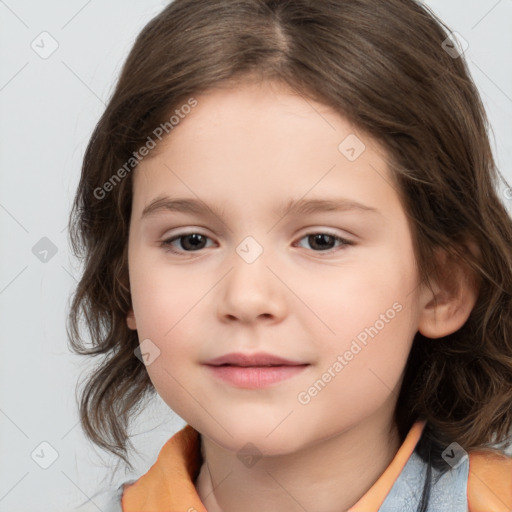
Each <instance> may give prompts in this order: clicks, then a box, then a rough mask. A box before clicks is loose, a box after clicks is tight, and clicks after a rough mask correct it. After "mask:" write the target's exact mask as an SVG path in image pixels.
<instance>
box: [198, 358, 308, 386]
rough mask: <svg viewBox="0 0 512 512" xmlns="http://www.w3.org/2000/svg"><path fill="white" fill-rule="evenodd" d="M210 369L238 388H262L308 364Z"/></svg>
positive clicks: (292, 374) (213, 367)
mask: <svg viewBox="0 0 512 512" xmlns="http://www.w3.org/2000/svg"><path fill="white" fill-rule="evenodd" d="M206 366H207V367H208V368H210V371H211V372H212V373H213V375H215V376H216V377H218V378H219V379H222V380H223V381H225V382H229V383H230V384H233V385H234V386H238V387H240V388H264V387H267V386H271V385H272V384H275V383H276V382H281V381H283V380H286V379H289V378H291V377H293V376H294V375H297V374H298V373H300V372H302V371H303V370H304V369H305V368H306V366H308V365H305V364H304V365H300V366H212V365H206Z"/></svg>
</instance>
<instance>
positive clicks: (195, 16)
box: [69, 0, 512, 512]
mask: <svg viewBox="0 0 512 512" xmlns="http://www.w3.org/2000/svg"><path fill="white" fill-rule="evenodd" d="M456 43H457V41H456V40H454V39H453V36H450V31H449V30H447V31H445V28H443V24H442V22H441V21H440V20H438V19H437V18H436V17H435V15H434V14H433V13H432V12H431V11H430V10H429V9H428V8H427V7H426V6H424V5H422V4H420V3H417V2H415V1H413V0H383V1H379V2H376V1H373V0H295V1H293V2H292V1H288V0H208V1H203V0H175V1H174V2H173V3H171V4H170V5H169V6H168V7H166V8H165V9H164V10H163V12H162V13H161V14H159V15H158V16H157V17H155V18H154V19H153V20H151V21H150V22H149V23H148V24H147V26H146V27H145V28H144V30H143V31H142V32H141V34H140V35H139V36H138V38H137V40H136V42H135V44H134V47H133V49H132V50H131V52H130V55H129V56H128V59H127V61H126V63H125V65H124V68H123V70H122V73H121V76H120V78H119V82H118V84H117V87H116V90H115V91H114V94H113V96H112V98H111V100H110V102H109V104H108V106H107V109H106V111H105V113H104V114H103V116H102V118H101V120H100V121H99V123H98V125H97V127H96V129H95V131H94V133H93V135H92V138H91V141H90V143H89V145H88V147H87V150H86V154H85V158H84V164H83V169H82V176H81V181H80V184H79V188H78V191H77V196H76V199H75V203H74V205H73V212H72V218H71V219H70V220H71V221H72V222H71V236H72V238H71V240H72V243H73V248H74V249H75V252H76V253H77V254H78V255H83V256H84V258H85V270H84V275H83V277H82V279H81V281H80V283H79V285H78V288H77V291H76V294H75V296H74V300H73V304H72V310H71V315H70V320H71V322H70V329H69V336H70V340H71V343H72V346H73V348H74V350H76V351H77V352H78V353H81V354H85V355H92V354H105V356H106V357H105V359H104V361H103V362H102V363H101V365H99V366H98V368H97V369H96V371H95V372H94V373H93V374H92V375H91V376H90V378H89V380H88V381H87V383H86V387H85V389H84V390H83V393H82V396H81V401H80V412H81V419H82V424H83V427H84V430H85V432H86V434H87V435H88V436H89V437H90V439H92V440H93V441H94V442H95V443H97V444H98V445H99V446H101V447H103V448H105V449H107V450H110V451H111V452H113V453H115V454H117V455H119V456H120V457H121V458H122V459H123V460H124V461H125V462H126V463H127V464H128V465H130V464H129V461H128V456H127V442H128V434H127V426H128V423H129V419H130V417H131V416H132V414H133V413H134V412H135V411H136V410H140V406H141V404H142V403H143V400H144V398H146V397H148V396H149V395H152V394H154V393H158V394H159V395H160V396H161V397H162V399H163V400H164V401H165V402H166V403H167V404H168V405H169V407H170V408H171V409H172V410H173V411H175V412H176V413H177V414H178V415H179V416H180V417H181V418H183V419H184V420H185V421H186V423H187V425H186V426H185V428H183V429H182V430H181V431H179V432H178V433H176V434H174V435H173V436H172V437H171V438H170V439H169V441H168V442H167V443H166V444H165V445H164V446H163V448H162V450H161V452H160V454H159V457H158V459H157V461H156V462H155V464H154V465H153V466H152V467H151V468H150V469H149V470H148V471H147V473H145V474H144V475H142V476H141V477H140V478H138V479H137V480H132V481H130V482H125V483H124V485H122V486H121V487H119V489H118V490H117V491H115V492H113V503H112V506H111V510H112V511H122V512H135V511H136V512H149V511H151V512H164V511H165V512H169V511H173V512H175V511H181V512H186V511H188V512H193V511H198V512H204V511H206V510H208V512H220V511H222V512H234V511H236V512H238V511H244V512H253V511H265V512H272V511H275V510H288V511H289V512H295V511H297V512H298V511H304V510H308V511H315V512H332V511H339V512H341V511H357V512H370V511H377V510H379V511H381V512H384V511H385V512H388V511H398V510H399V511H401V512H408V511H411V512H412V511H428V512H437V511H448V510H449V511H451V512H462V511H466V510H470V511H471V512H475V511H486V512H492V511H504V510H511V509H512V458H510V457H508V456H506V455H505V454H504V453H503V452H504V450H505V447H506V446H507V444H509V443H510V434H511V423H512V219H511V218H510V216H509V215H508V213H507V210H506V209H505V206H504V204H503V203H502V198H500V197H499V195H498V174H499V171H498V170H497V169H496V167H495V163H494V160H493V155H492V152H491V148H490V143H489V137H488V132H487V129H488V121H487V118H486V114H485V111H484V108H483V106H482V103H481V100H480V97H479V94H478V92H477V90H476V87H475V85H474V83H473V82H472V80H471V78H470V76H469V72H468V69H467V67H466V63H465V61H464V56H463V55H462V53H461V47H460V44H458V43H457V44H456ZM200 242H204V243H205V245H204V246H203V245H202V244H201V243H200ZM327 242H331V243H332V244H333V245H332V246H331V245H330V244H327ZM192 253H197V254H192ZM81 315H83V316H84V318H85V323H86V326H87V328H88V330H89V333H90V336H91V339H92V347H87V346H86V344H85V343H83V342H82V340H81V337H80V330H79V320H80V316H81Z"/></svg>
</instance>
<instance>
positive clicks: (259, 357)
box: [205, 352, 308, 366]
mask: <svg viewBox="0 0 512 512" xmlns="http://www.w3.org/2000/svg"><path fill="white" fill-rule="evenodd" d="M205 364H207V365H211V366H220V365H222V364H231V365H234V366H302V365H305V364H308V363H301V362H299V361H290V360H289V359H284V358H283V357H279V356H275V355H273V354H267V353H266V352H258V353H256V354H242V353H240V352H236V353H234V352H233V353H231V354H225V355H223V356H220V357H216V358H215V359H210V360H209V361H207V362H206V363H205Z"/></svg>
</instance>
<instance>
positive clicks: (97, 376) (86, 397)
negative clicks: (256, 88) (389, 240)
mask: <svg viewBox="0 0 512 512" xmlns="http://www.w3.org/2000/svg"><path fill="white" fill-rule="evenodd" d="M450 33H451V30H450V29H449V28H448V27H447V26H446V25H444V23H443V22H442V21H441V20H440V19H438V18H437V17H436V15H435V14H434V13H433V12H432V11H431V10H430V9H429V8H428V7H427V6H425V5H423V4H421V3H419V2H417V1H414V0H383V1H380V2H375V1H374V0H293V1H292V0H208V1H198V0H175V1H174V2H172V3H171V4H169V5H168V6H167V7H166V8H165V9H164V10H163V11H162V12H161V13H160V14H158V15H157V16H156V17H154V18H153V19H151V20H150V21H149V22H148V23H147V24H146V26H145V27H144V28H143V30H142V31H141V32H140V34H139V35H138V36H137V38H136V41H135V43H134V45H133V48H132V49H131V51H130V53H129V55H128V57H127V59H126V61H125V63H124V65H123V68H122V70H121V74H120V76H119V79H118V81H117V85H116V87H115V90H114V92H113V93H112V96H111V98H110V100H109V102H108V104H107V107H106V110H105V112H104V113H103V115H102V116H101V118H100V120H99V122H98V123H97V125H96V127H95V129H94V131H93V133H92V136H91V139H90V141H89V144H88V146H87V148H86V151H85V155H84V160H83V166H82V172H81V178H80V182H79V185H78V189H77V193H76V196H75V200H74V203H73V207H72V211H71V214H70V219H69V228H70V229H69V231H70V238H71V244H72V248H73V251H74V254H75V255H76V256H77V257H78V258H80V259H82V260H83V261H84V271H83V275H82V277H81V280H80V282H79V283H78V285H77V288H76V290H75V293H74V296H73V301H72V306H71V310H70V314H69V318H68V320H69V324H68V327H67V329H68V337H69V339H70V342H71V346H72V349H73V350H74V351H75V352H77V353H78V354H82V355H87V356H91V355H92V356H98V355H103V356H104V357H103V360H102V361H101V363H99V364H98V365H97V366H96V368H95V369H94V371H93V372H92V373H91V374H90V375H89V376H88V379H87V381H86V383H85V386H84V389H83V390H82V392H81V395H80V402H79V408H80V416H81V423H82V427H83V429H84V431H85V433H86V435H87V436H88V437H89V438H90V440H92V441H93V442H94V443H96V444H97V445H99V446H101V447H102V448H104V449H106V450H108V451H110V452H112V453H114V454H116V455H118V456H119V457H120V458H122V459H123V460H124V462H125V463H126V464H127V465H128V466H130V467H131V465H130V462H129V459H128V456H127V443H129V435H128V432H127V428H128V425H129V422H130V420H131V419H132V417H133V415H134V414H135V412H137V411H140V408H141V407H142V404H143V403H144V399H145V398H147V397H148V396H150V395H154V394H155V389H154V387H153V385H152V383H151V381H150V379H149V377H148V373H147V371H146V368H145V366H144V364H143V363H142V362H141V361H140V360H139V359H138V358H137V357H135V356H134V350H135V349H136V348H137V347H138V343H139V340H138V337H137V332H136V331H133V330H130V329H129V328H128V326H127V324H126V315H127V313H128V311H129V309H130V308H131V298H130V285H129V278H128V260H127V246H128V232H129V222H130V221H129V219H130V215H131V206H132V205H131V203H132V193H133V192H132V176H131V172H128V173H126V176H124V177H123V179H122V180H121V179H118V180H117V181H118V183H116V184H115V186H111V187H110V189H111V190H109V193H108V194H105V193H103V194H102V197H101V198H100V197H98V196H99V195H100V194H98V193H96V191H97V190H98V189H99V188H101V187H104V184H106V183H107V182H109V180H111V181H110V183H112V177H113V174H114V171H115V170H116V169H119V168H121V167H123V165H125V164H126V162H128V161H129V160H130V159H132V160H133V155H134V152H135V151H136V150H138V149H139V148H140V147H141V146H143V145H144V144H145V143H147V142H148V140H149V139H150V137H151V135H152V134H154V133H155V128H156V127H158V126H160V125H162V124H164V123H166V122H167V121H168V119H169V115H170V113H172V112H173V111H174V110H175V109H176V108H177V107H180V105H182V104H183V103H185V102H186V99H187V98H190V97H191V96H192V95H199V94H201V93H203V92H207V91H209V90H212V89H214V88H218V87H222V86H225V85H226V86H233V85H234V84H236V83H238V82H241V81H243V80H249V79H252V80H259V81H272V80H275V81H279V82H280V83H283V84H286V85H288V86H289V87H290V88H291V89H293V90H294V91H296V92H297V93H299V94H301V95H303V96H304V97H305V98H309V99H313V100H316V101H318V102H321V103H322V104H325V105H327V106H329V107H331V108H332V109H334V110H335V111H336V112H337V113H339V114H340V115H342V116H344V117H345V118H346V119H348V120H349V121H350V122H351V123H352V124H353V126H355V127H357V128H358V129H359V130H361V133H364V134H367V135H368V136H370V137H373V138H374V140H376V141H378V142H379V143H380V144H381V145H382V147H384V148H385V149H386V151H387V155H388V158H387V159H388V162H387V163H388V165H389V168H390V170H391V172H392V176H393V178H394V181H395V183H396V189H397V193H398V195H399V197H400V200H401V202H402V205H403V207H404V210H405V211H406V213H407V215H408V218H409V222H410V227H411V235H412V241H413V246H414V252H415V258H416V261H417V266H418V270H419V273H420V278H421V281H422V282H426V283H427V284H428V286H429V287H430V288H431V279H432V278H434V279H441V280H444V282H448V283H449V282H451V281H450V278H451V277H452V274H451V272H449V270H448V269H449V267H448V266H447V265H446V264H445V263H446V262H447V261H450V262H452V263H455V264H457V265H464V266H465V267H466V268H467V269H469V272H470V275H471V276H472V277H471V279H472V280H473V281H474V283H477V284H478V297H477V302H476V304H475V306H474V308H473V310H472V311H471V313H470V316H469V318H468V320H467V321H466V322H465V324H464V325H463V326H462V327H461V328H460V329H459V330H457V331H456V332H454V333H452V334H450V335H448V336H445V337H442V338H439V339H436V340H432V339H429V338H426V337H424V336H423V335H422V334H421V333H419V332H417V333H416V335H415V338H414V340H413V345H412V349H411V352H410V355H409V358H408V362H407V365H406V368H405V373H404V379H403V383H402V387H401V391H400V394H399V398H398V401H397V406H396V411H395V421H396V425H397V427H398V429H399V432H400V436H401V439H402V440H403V439H404V438H405V435H406V433H407V432H408V430H409V429H410V427H411V426H412V424H413V422H415V421H417V420H419V419H424V420H426V421H427V423H426V427H425V430H424V435H423V436H422V438H421V441H420V445H419V448H420V450H419V451H420V452H421V453H422V454H423V455H422V457H423V458H424V459H425V460H428V461H429V467H431V468H432V467H438V468H442V467H443V465H444V468H445V469H446V466H447V465H446V463H444V461H443V460H442V459H441V457H440V453H441V451H442V450H443V449H444V448H445V447H446V446H448V445H449V444H450V443H451V442H453V441H456V442H458V443H459V444H460V445H461V446H462V447H464V449H465V450H466V451H469V450H472V449H476V448H480V449H486V450H494V449H495V448H493V447H492V446H491V445H492V444H493V443H496V442H506V441H507V440H508V438H509V435H510V431H511V424H512V338H511V334H512V251H511V248H512V219H511V217H510V216H509V214H508V212H507V210H506V208H505V205H504V204H503V203H502V202H501V200H500V197H499V181H498V178H499V177H501V178H502V179H503V180H504V178H503V176H502V175H501V174H500V172H499V170H498V169H497V168H496V164H495V161H494V159H493V154H492V151H491V147H490V142H489V135H488V130H489V128H490V127H489V122H488V119H487V117H486V113H485V110H484V107H483V104H482V101H481V98H480V96H479V93H478V91H477V88H476V86H475V84H474V82H473V81H472V79H471V76H470V72H469V70H468V67H467V64H466V62H465V60H464V55H460V56H459V57H458V58H455V57H454V56H452V55H450V54H449V53H448V52H447V51H445V50H444V49H443V46H442V44H443V41H445V40H446V39H447V37H448V36H449V34H450ZM402 41H404V42H402ZM405 42H406V43H405ZM135 168H136V167H135ZM125 169H126V167H125ZM504 181H505V180H504ZM505 183H506V182H505ZM102 190H103V191H104V190H107V187H104V188H103V189H102ZM103 196H104V197H103ZM470 243H473V244H474V245H476V247H477V248H478V251H476V252H475V251H471V250H470ZM439 250H442V251H444V253H445V254H447V255H448V256H449V260H444V263H440V261H439V259H438V258H437V256H438V252H439ZM431 289H432V288H431ZM82 317H83V318H84V320H85V326H86V327H87V329H88V332H89V335H90V338H91V342H90V343H89V344H86V343H85V342H84V341H83V340H82V338H81V330H80V326H79V322H80V319H81V318H82ZM429 478H430V477H429ZM429 478H428V479H427V480H428V482H430V480H429ZM429 486H430V484H428V485H426V487H425V489H426V488H427V487H429ZM425 489H424V492H425ZM422 506H423V507H425V505H424V504H423V505H422Z"/></svg>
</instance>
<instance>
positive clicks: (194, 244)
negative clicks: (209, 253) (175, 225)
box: [161, 233, 208, 254]
mask: <svg viewBox="0 0 512 512" xmlns="http://www.w3.org/2000/svg"><path fill="white" fill-rule="evenodd" d="M206 240H208V237H207V236H205V235H202V234H201V233H181V234H179V235H176V236H174V237H172V238H169V239H168V240H164V241H163V242H162V243H161V246H162V247H163V248H164V249H165V250H166V251H167V252H173V253H175V254H181V253H182V251H180V250H176V249H175V246H173V244H174V242H176V241H179V242H180V243H179V245H180V246H181V247H182V249H183V250H184V252H196V251H198V250H200V249H203V248H204V243H205V241H206Z"/></svg>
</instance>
